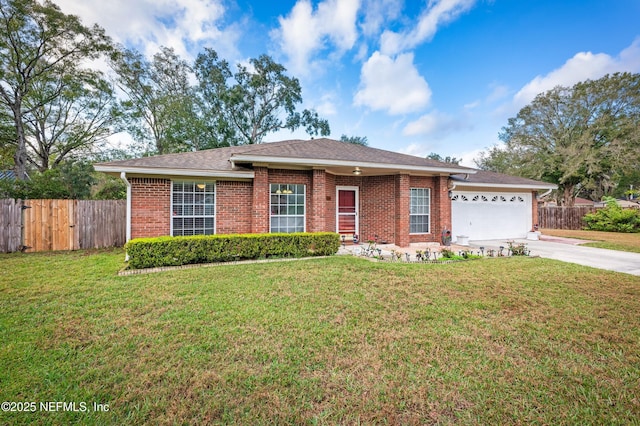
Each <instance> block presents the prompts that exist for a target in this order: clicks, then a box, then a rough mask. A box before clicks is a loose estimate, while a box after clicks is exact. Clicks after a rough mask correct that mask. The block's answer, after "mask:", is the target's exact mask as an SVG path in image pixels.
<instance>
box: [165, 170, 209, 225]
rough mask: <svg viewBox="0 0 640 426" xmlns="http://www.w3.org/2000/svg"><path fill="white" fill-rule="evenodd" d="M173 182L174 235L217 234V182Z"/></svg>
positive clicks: (172, 210)
mask: <svg viewBox="0 0 640 426" xmlns="http://www.w3.org/2000/svg"><path fill="white" fill-rule="evenodd" d="M172 183H173V185H172V188H171V189H172V190H171V194H172V195H171V212H172V217H171V229H172V235H173V236H179V235H210V234H215V212H216V204H215V199H216V197H215V184H214V183H212V182H179V181H174V182H172Z"/></svg>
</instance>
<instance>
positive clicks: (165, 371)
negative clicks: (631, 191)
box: [0, 250, 640, 425]
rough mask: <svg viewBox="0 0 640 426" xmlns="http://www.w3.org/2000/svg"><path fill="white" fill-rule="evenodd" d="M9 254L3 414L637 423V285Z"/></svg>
mask: <svg viewBox="0 0 640 426" xmlns="http://www.w3.org/2000/svg"><path fill="white" fill-rule="evenodd" d="M122 259H123V253H122V251H120V250H114V251H101V252H75V253H53V254H29V255H24V254H13V255H0V269H1V270H2V274H1V275H0V342H2V345H0V366H2V368H0V396H1V397H0V400H2V401H16V402H25V401H36V402H41V401H65V402H78V403H79V402H86V403H87V404H88V406H89V407H91V406H92V404H93V403H94V402H96V403H102V404H108V406H109V411H108V412H92V411H91V412H86V413H73V412H52V413H45V412H35V413H10V412H9V413H8V412H0V423H1V424H10V425H11V424H69V423H77V424H100V425H102V424H146V423H152V424H194V423H207V424H243V425H244V424H336V423H339V424H354V423H361V424H377V423H389V424H425V423H426V424H454V423H455V424H524V423H527V424H529V423H533V424H608V425H609V424H634V423H635V424H637V423H638V418H640V396H639V395H640V345H638V342H639V341H640V315H638V313H639V312H640V277H633V276H629V275H624V274H617V273H614V272H608V271H602V270H596V269H590V268H584V267H580V266H577V265H572V264H566V263H561V262H556V261H551V260H545V259H531V258H501V259H486V260H475V261H470V262H460V263H453V264H447V265H425V264H390V263H387V264H385V263H372V262H369V261H367V260H364V259H358V258H351V257H336V258H329V259H314V260H308V261H296V262H283V263H270V264H253V265H228V266H220V267H211V268H201V269H190V270H183V271H174V272H165V273H158V274H148V275H136V276H127V277H118V276H116V272H117V271H118V270H119V269H120V268H121V267H122V266H123V265H122Z"/></svg>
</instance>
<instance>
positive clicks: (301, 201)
mask: <svg viewBox="0 0 640 426" xmlns="http://www.w3.org/2000/svg"><path fill="white" fill-rule="evenodd" d="M304 206H305V186H304V185H284V184H271V232H287V233H289V232H304V222H305V216H304Z"/></svg>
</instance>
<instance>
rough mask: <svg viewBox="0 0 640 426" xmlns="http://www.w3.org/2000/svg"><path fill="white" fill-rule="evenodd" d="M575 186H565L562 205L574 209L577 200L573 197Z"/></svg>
mask: <svg viewBox="0 0 640 426" xmlns="http://www.w3.org/2000/svg"><path fill="white" fill-rule="evenodd" d="M574 187H575V185H564V186H563V188H562V205H563V206H564V207H573V206H574V204H575V202H576V199H575V197H574V196H573V188H574Z"/></svg>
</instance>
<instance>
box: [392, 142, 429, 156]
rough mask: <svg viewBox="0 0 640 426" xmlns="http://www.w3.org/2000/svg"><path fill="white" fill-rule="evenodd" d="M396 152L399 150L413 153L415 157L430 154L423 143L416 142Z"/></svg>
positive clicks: (403, 152) (408, 153)
mask: <svg viewBox="0 0 640 426" xmlns="http://www.w3.org/2000/svg"><path fill="white" fill-rule="evenodd" d="M398 152H400V153H401V154H407V155H415V156H416V157H422V158H426V156H427V155H429V154H431V151H429V149H428V148H427V147H426V146H425V145H423V144H418V143H412V144H409V145H407V146H406V147H404V148H401V149H400V150H398Z"/></svg>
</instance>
